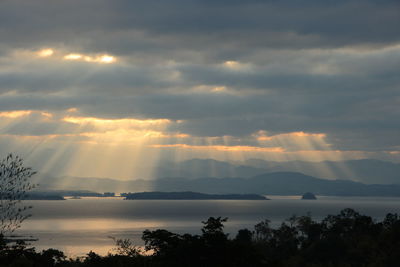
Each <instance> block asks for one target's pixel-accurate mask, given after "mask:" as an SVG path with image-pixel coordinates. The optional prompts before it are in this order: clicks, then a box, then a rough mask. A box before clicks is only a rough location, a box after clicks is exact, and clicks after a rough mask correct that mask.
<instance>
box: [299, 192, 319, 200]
mask: <svg viewBox="0 0 400 267" xmlns="http://www.w3.org/2000/svg"><path fill="white" fill-rule="evenodd" d="M301 199H308V200H316V199H317V197H316V196H315V195H314V194H313V193H311V192H307V193H305V194H304V195H303V196H302V197H301Z"/></svg>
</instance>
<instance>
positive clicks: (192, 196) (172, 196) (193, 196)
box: [124, 191, 268, 200]
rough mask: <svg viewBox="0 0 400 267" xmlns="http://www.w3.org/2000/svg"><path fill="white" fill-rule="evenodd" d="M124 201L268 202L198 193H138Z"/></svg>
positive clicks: (255, 197) (249, 196)
mask: <svg viewBox="0 0 400 267" xmlns="http://www.w3.org/2000/svg"><path fill="white" fill-rule="evenodd" d="M124 196H125V199H126V200H134V199H148V200H150V199H151V200H156V199H159V200H268V198H266V197H265V196H262V195H257V194H224V195H216V194H203V193H198V192H191V191H187V192H140V193H126V194H124Z"/></svg>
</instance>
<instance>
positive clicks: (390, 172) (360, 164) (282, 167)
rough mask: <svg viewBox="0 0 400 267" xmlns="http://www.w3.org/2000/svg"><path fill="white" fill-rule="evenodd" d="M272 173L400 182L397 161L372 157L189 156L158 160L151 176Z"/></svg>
mask: <svg viewBox="0 0 400 267" xmlns="http://www.w3.org/2000/svg"><path fill="white" fill-rule="evenodd" d="M271 172H300V173H304V174H306V175H310V176H314V177H320V178H323V179H340V180H352V181H358V182H362V183H366V184H400V164H398V163H392V162H387V161H380V160H373V159H363V160H347V161H322V162H306V161H288V162H274V161H265V160H260V159H249V160H246V161H244V162H224V161H217V160H213V159H192V160H187V161H183V162H178V163H168V162H164V163H161V164H160V165H159V166H158V167H157V168H156V169H155V171H154V176H153V177H152V178H162V177H185V178H200V177H218V178H226V177H252V176H256V175H260V174H264V173H271Z"/></svg>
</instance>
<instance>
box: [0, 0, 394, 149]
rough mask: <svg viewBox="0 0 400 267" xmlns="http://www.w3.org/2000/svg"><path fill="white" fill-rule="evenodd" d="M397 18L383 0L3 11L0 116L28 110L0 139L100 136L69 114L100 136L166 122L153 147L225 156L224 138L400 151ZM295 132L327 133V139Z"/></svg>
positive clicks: (13, 4)
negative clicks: (207, 148) (103, 130)
mask: <svg viewBox="0 0 400 267" xmlns="http://www.w3.org/2000/svg"><path fill="white" fill-rule="evenodd" d="M399 7H400V5H399V3H398V1H391V0H387V1H373V0H368V1H362V2H361V1H356V0H348V1H344V0H343V1H342V0H340V1H335V2H327V1H317V0H315V1H258V0H252V1H208V0H207V1H183V0H173V1H158V2H155V3H152V4H150V3H149V2H148V1H122V0H118V1H113V2H112V3H111V2H109V1H103V0H100V1H98V0H96V1H94V0H88V1H85V2H82V1H77V0H72V1H71V0H70V1H58V2H57V4H55V3H53V1H49V0H39V1H35V4H33V3H30V2H29V1H20V0H13V1H2V2H1V3H0V18H1V26H0V34H1V35H2V36H5V37H6V38H3V39H2V43H1V44H0V112H24V111H30V112H31V113H29V114H25V115H24V116H23V117H20V118H13V117H6V116H3V117H1V116H0V123H2V124H3V125H7V127H6V128H2V131H1V133H0V134H6V135H15V136H51V135H71V134H78V135H79V134H82V133H86V134H87V133H93V132H94V133H96V134H99V127H98V125H96V123H94V122H93V121H91V122H90V121H86V122H85V123H83V124H79V123H76V121H71V120H70V121H68V120H63V118H65V117H68V116H70V117H74V118H94V119H95V120H113V126H112V127H111V128H112V129H109V128H107V131H110V132H112V131H116V129H118V130H119V131H120V132H118V134H119V136H126V135H125V134H122V133H121V131H122V130H121V129H122V128H126V129H127V130H128V133H130V134H133V135H135V134H138V135H141V134H143V132H141V130H140V129H132V128H130V126H132V125H131V124H129V123H127V121H129V120H131V122H132V121H152V120H156V121H157V120H160V121H168V123H165V124H163V126H162V127H161V128H157V127H149V128H148V129H146V131H149V132H152V134H153V136H156V135H158V137H159V139H160V140H161V139H162V140H163V141H162V142H161V141H160V142H159V143H157V144H158V145H166V146H167V145H168V146H169V145H171V146H173V145H179V144H182V145H187V146H196V145H199V146H204V145H207V144H206V140H210V139H207V138H217V139H213V140H214V141H215V140H219V141H215V142H217V143H216V144H214V145H215V146H224V145H226V144H224V142H223V140H224V138H225V141H226V137H227V136H229V137H230V138H231V139H229V140H230V142H232V143H231V144H230V145H231V146H236V147H240V146H243V147H247V146H249V147H253V146H254V147H257V146H259V147H261V148H262V147H263V146H267V147H269V146H270V145H271V144H268V145H267V144H265V143H264V144H260V143H257V140H256V138H255V137H254V135H255V134H257V133H259V132H260V131H261V132H266V133H268V137H269V136H280V137H279V138H275V139H274V140H275V143H274V144H273V145H272V146H280V145H279V144H278V143H279V142H281V143H282V142H283V143H285V144H286V149H289V150H290V149H294V150H295V149H300V147H299V144H302V145H303V146H306V145H308V146H310V147H311V146H314V149H316V150H318V149H332V150H340V151H355V150H357V151H363V152H365V153H368V152H371V151H372V152H374V153H375V152H381V153H386V151H389V152H396V151H398V150H399V146H400V145H399V140H398V133H399V130H400V119H399V118H400V110H399V108H398V107H399V104H400V94H399V92H400V88H399V85H400V76H399V75H398V69H400V28H399V27H398V26H397V25H399V23H400V17H399V15H398V8H399ZM44 18H46V19H44ZM102 63H109V64H102ZM68 109H75V110H76V111H75V112H74V114H73V115H71V112H69V111H67V110H68ZM46 112H47V113H50V114H54V117H52V118H49V117H46V116H45V115H43V114H45V113H46ZM4 114H6V113H4ZM8 114H14V115H15V114H17V113H8ZM10 116H11V115H10ZM120 120H122V121H120ZM118 123H121V125H123V126H124V127H121V125H120V126H118V127H117V125H118ZM129 125H130V126H129ZM113 127H114V128H113ZM134 131H136V132H135V133H134ZM296 132H304V133H307V134H310V135H311V136H312V134H323V135H324V138H323V139H324V142H323V143H321V142H319V141H321V140H319V139H318V138H316V137H315V136H314V137H313V138H311V139H312V140H307V138H306V139H305V137H303V138H300V139H301V140H300V139H298V138H299V137H295V136H294V135H293V134H292V133H296ZM179 135H180V136H181V137H182V136H186V137H185V140H184V141H185V142H183V141H182V140H181V139H179V138H181V137H177V136H179ZM103 137H104V138H105V139H104V140H106V139H107V140H108V139H109V138H110V134H109V135H108V136H107V134H105V135H104V136H103ZM164 137H168V138H169V137H171V138H170V139H168V138H164ZM81 138H83V136H81ZM85 138H86V139H87V138H88V136H85ZM163 138H164V139H163ZM174 138H177V139H179V140H177V139H174ZM191 138H192V141H190V140H191ZM196 138H197V139H196ZM296 138H297V139H296ZM86 139H85V140H86ZM89 139H90V137H89ZM199 140H200V141H199ZM234 140H236V141H234ZM278 140H279V142H278ZM318 140H319V141H318ZM264 141H265V140H264ZM294 141H296V142H295V143H293V142H294ZM196 142H200V143H201V144H196ZM301 142H303V143H301ZM307 142H311V143H307ZM302 149H304V147H303V148H302Z"/></svg>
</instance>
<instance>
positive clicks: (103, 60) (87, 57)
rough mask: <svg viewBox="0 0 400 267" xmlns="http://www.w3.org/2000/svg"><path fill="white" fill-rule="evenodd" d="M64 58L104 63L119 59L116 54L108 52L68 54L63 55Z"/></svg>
mask: <svg viewBox="0 0 400 267" xmlns="http://www.w3.org/2000/svg"><path fill="white" fill-rule="evenodd" d="M63 59H64V60H70V61H85V62H94V63H104V64H110V63H114V62H116V60H117V59H116V58H115V57H114V56H111V55H107V54H104V55H97V56H90V55H84V54H76V53H71V54H67V55H65V56H64V57H63Z"/></svg>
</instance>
